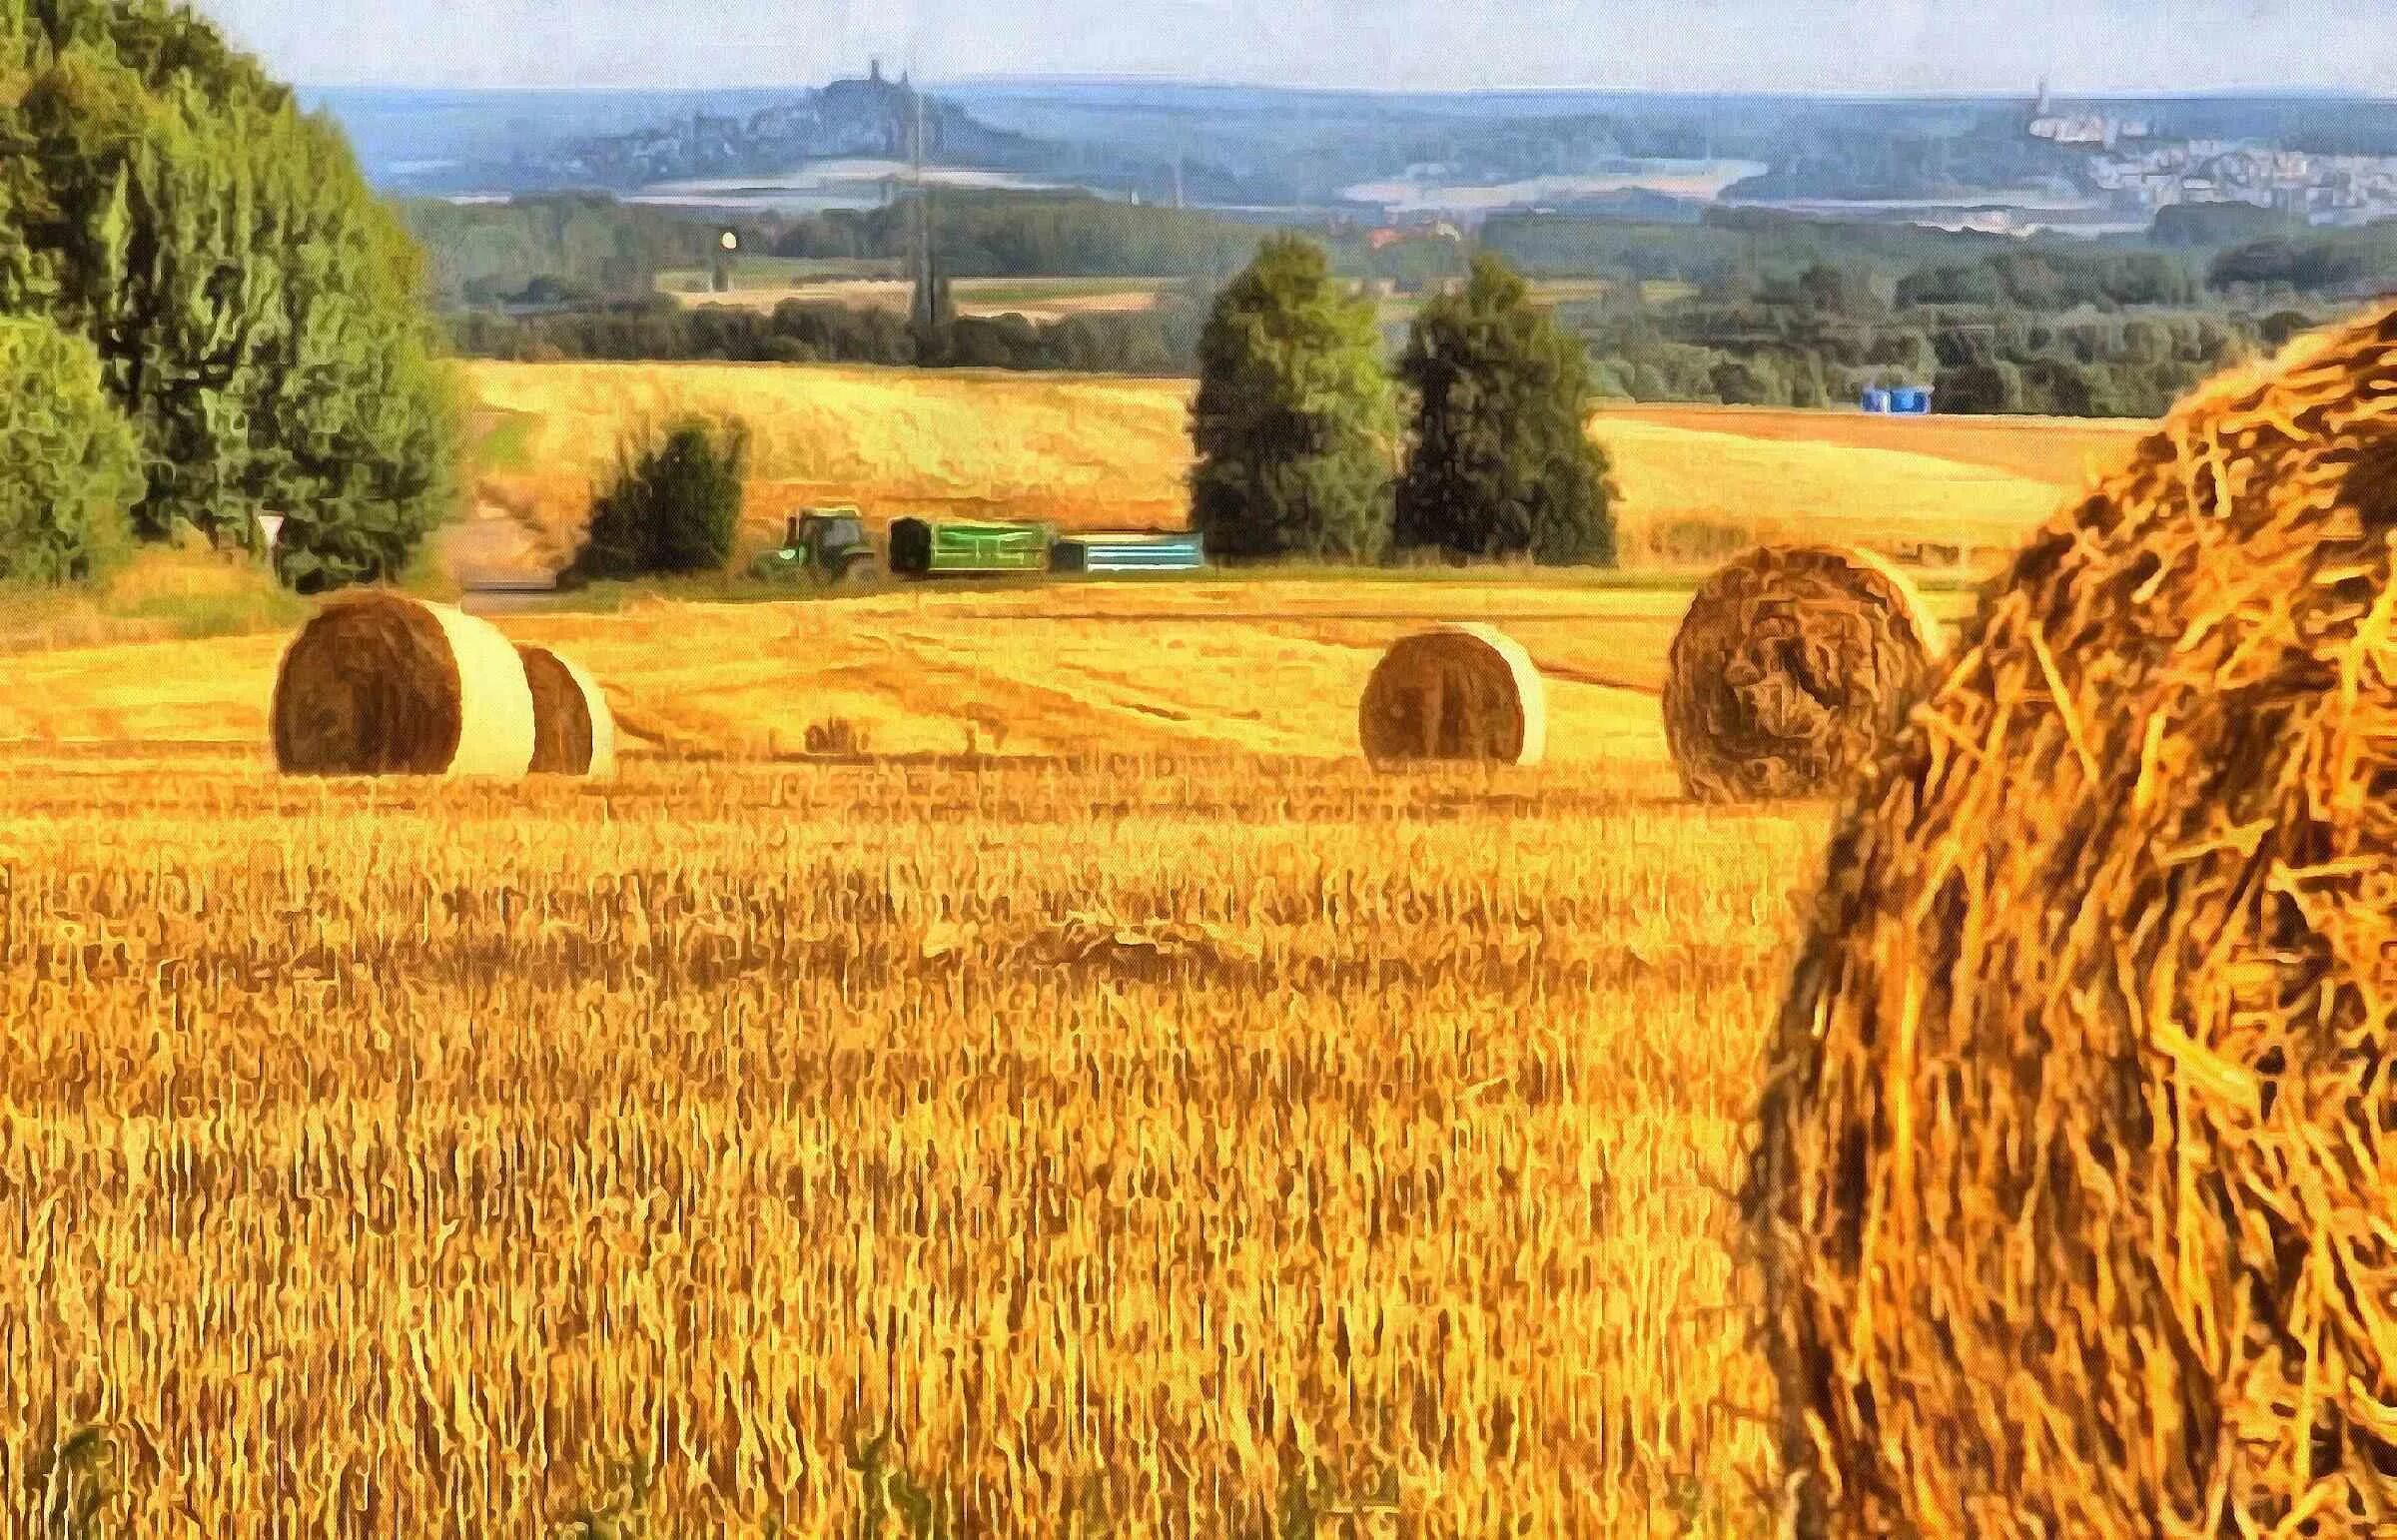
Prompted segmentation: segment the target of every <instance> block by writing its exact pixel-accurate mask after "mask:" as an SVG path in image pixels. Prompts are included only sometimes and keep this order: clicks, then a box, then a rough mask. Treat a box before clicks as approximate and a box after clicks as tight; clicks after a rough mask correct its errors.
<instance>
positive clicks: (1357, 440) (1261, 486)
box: [1191, 238, 1398, 560]
mask: <svg viewBox="0 0 2397 1540" xmlns="http://www.w3.org/2000/svg"><path fill="white" fill-rule="evenodd" d="M1397 431H1398V414H1397V405H1396V394H1395V391H1394V389H1393V388H1392V385H1391V383H1390V377H1389V372H1388V370H1387V369H1386V368H1385V367H1384V365H1383V363H1382V356H1381V336H1380V333H1379V331H1378V330H1377V329H1376V327H1375V325H1374V315H1373V306H1372V304H1371V303H1370V302H1369V301H1365V300H1361V299H1356V298H1352V297H1351V296H1349V295H1347V294H1346V293H1344V292H1343V291H1342V290H1341V289H1340V288H1339V286H1337V285H1336V284H1334V282H1333V281H1332V277H1331V270H1330V266H1329V264H1328V263H1327V262H1326V261H1325V260H1324V256H1323V252H1322V249H1321V248H1319V247H1316V246H1314V245H1312V244H1310V243H1308V242H1305V241H1302V240H1298V239H1295V238H1277V239H1275V240H1272V241H1268V242H1266V243H1265V245H1264V247H1263V248H1262V249H1261V250H1260V251H1259V252H1258V253H1257V257H1256V260H1255V261H1254V262H1252V263H1250V264H1249V265H1248V268H1247V269H1246V271H1244V272H1242V273H1241V274H1240V275H1239V276H1238V277H1236V278H1234V279H1233V280H1232V281H1231V282H1230V283H1229V284H1227V285H1226V286H1224V288H1223V290H1222V291H1221V292H1220V293H1219V294H1217V295H1216V296H1215V303H1214V308H1213V310H1212V312H1211V313H1210V314H1209V315H1208V317H1207V322H1206V328H1205V331H1204V333H1203V334H1202V335H1201V336H1200V338H1199V395H1198V399H1197V401H1196V403H1195V404H1194V405H1193V407H1192V409H1191V438H1192V442H1193V444H1194V446H1195V447H1196V448H1197V450H1198V463H1197V465H1196V466H1195V467H1194V468H1193V469H1192V471H1191V521H1192V523H1193V524H1194V525H1195V526H1196V527H1197V528H1198V529H1199V530H1200V531H1201V532H1203V533H1204V534H1205V536H1206V540H1207V545H1208V547H1209V549H1211V550H1213V551H1215V552H1217V553H1218V554H1221V555H1226V556H1276V555H1308V556H1325V557H1335V558H1345V559H1351V560H1355V559H1369V558H1371V557H1374V556H1377V555H1379V554H1380V553H1381V551H1382V550H1383V548H1384V547H1385V546H1386V545H1387V543H1388V540H1389V527H1390V500H1389V484H1390V474H1391V470H1392V468H1393V465H1392V458H1393V452H1394V449H1395V445H1396V441H1397Z"/></svg>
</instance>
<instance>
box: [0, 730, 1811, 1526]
mask: <svg viewBox="0 0 2397 1540" xmlns="http://www.w3.org/2000/svg"><path fill="white" fill-rule="evenodd" d="M0 767H4V768H0V1019H5V1022H6V1028H5V1032H6V1055H5V1061H4V1062H0V1320H6V1321H7V1322H9V1329H8V1330H7V1331H6V1332H5V1333H0V1451H4V1456H5V1460H6V1463H7V1466H8V1469H7V1470H5V1471H0V1482H4V1483H5V1486H6V1489H7V1490H10V1491H13V1492H18V1493H35V1494H47V1495H46V1496H45V1497H43V1498H42V1500H43V1501H46V1502H49V1503H50V1504H52V1506H53V1507H54V1508H55V1506H56V1505H57V1504H59V1503H71V1502H72V1501H73V1500H74V1493H75V1492H76V1491H77V1490H78V1488H79V1483H80V1490H82V1491H84V1492H86V1493H99V1494H103V1495H104V1497H105V1504H104V1507H103V1508H102V1510H101V1511H102V1512H103V1513H104V1514H105V1516H106V1518H107V1521H108V1522H109V1523H110V1524H112V1525H115V1524H122V1525H123V1526H124V1530H123V1532H126V1533H138V1534H143V1535H210V1536H222V1535H246V1534H302V1533H306V1534H323V1533H355V1534H395V1533H397V1534H433V1533H444V1534H501V1533H509V1534H538V1533H552V1532H572V1533H580V1534H600V1533H641V1532H647V1533H662V1534H789V1535H836V1534H838V1535H852V1534H860V1533H876V1534H888V1535H893V1536H899V1535H931V1534H1043V1535H1049V1534H1056V1535H1068V1534H1079V1535H1098V1534H1118V1535H1131V1534H1181V1535H1193V1534H1209V1535H1256V1536H1265V1535H1275V1536H1279V1535H1286V1534H1391V1535H1399V1534H1422V1535H1448V1534H1497V1533H1525V1534H1568V1533H1571V1534H1622V1533H1635V1534H1639V1533H1659V1534H1666V1533H1706V1534H1739V1533H1748V1532H1751V1531H1752V1528H1753V1523H1754V1520H1755V1517H1756V1513H1757V1509H1756V1506H1755V1504H1756V1498H1755V1496H1754V1493H1755V1492H1756V1491H1757V1490H1759V1489H1760V1488H1761V1486H1762V1485H1763V1484H1764V1483H1766V1482H1767V1481H1769V1479H1770V1471H1769V1469H1768V1468H1767V1460H1768V1454H1767V1450H1766V1447H1765V1442H1764V1440H1763V1439H1762V1437H1761V1435H1760V1432H1759V1430H1758V1428H1757V1427H1756V1425H1755V1424H1754V1422H1753V1421H1752V1414H1753V1413H1754V1411H1755V1410H1756V1409H1757V1408H1758V1407H1759V1406H1760V1405H1761V1398H1762V1397H1763V1395H1764V1389H1763V1385H1762V1383H1761V1380H1760V1377H1759V1370H1758V1367H1757V1365H1756V1364H1755V1362H1754V1361H1753V1360H1752V1358H1751V1356H1750V1354H1749V1351H1748V1349H1747V1347H1746V1345H1745V1330H1746V1324H1747V1316H1746V1314H1745V1303H1744V1301H1743V1300H1742V1298H1741V1296H1740V1293H1739V1285H1738V1282H1737V1274H1736V1273H1735V1270H1734V1267H1733V1263H1732V1259H1731V1255H1730V1253H1729V1251H1728V1249H1727V1246H1726V1241H1727V1237H1728V1224H1729V1214H1728V1211H1727V1207H1726V1203H1725V1199H1724V1198H1723V1197H1722V1195H1721V1193H1722V1188H1723V1186H1724V1184H1725V1183H1726V1182H1727V1180H1728V1179H1729V1177H1730V1174H1731V1170H1732V1163H1733V1158H1734V1152H1735V1145H1736V1140H1737V1131H1738V1127H1739V1124H1740V1121H1741V1119H1742V1117H1743V1116H1744V1114H1745V1111H1746V1107H1747V1104H1748V1100H1749V1098H1750V1096H1751V1095H1752V1092H1753V1080H1754V1069H1755V1058H1756V1053H1757V1045H1758V1042H1759V1038H1758V1028H1759V1024H1761V1022H1762V1021H1763V1019H1764V1016H1765V1013H1766V1011H1767V1009H1768V1005H1769V997H1770V996H1771V994H1772V993H1773V991H1774V989H1775V987H1776V985H1777V982H1778V977H1777V976H1778V970H1779V968H1780V966H1781V960H1782V953H1783V948H1784V946H1785V943H1786V937H1787V931H1788V925H1787V913H1788V909H1789V904H1790V891H1791V887H1792V885H1793V883H1795V882H1797V881H1798V880H1800V878H1801V877H1802V875H1803V874H1804V873H1805V872H1806V870H1807V867H1808V865H1809V862H1810V861H1811V860H1812V859H1813V856H1814V850H1815V847H1816V845H1817V844H1818V842H1819V840H1820V838H1821V833H1822V830H1821V819H1820V817H1819V815H1818V814H1816V813H1814V812H1811V811H1807V810H1801V811H1799V812H1796V813H1784V814H1779V815H1763V814H1758V815H1751V816H1741V817H1725V816H1723V815H1720V814H1704V815H1702V814H1699V813H1696V812H1694V811H1692V810H1689V809H1686V808H1684V807H1682V806H1680V805H1678V804H1676V803H1674V802H1672V801H1671V800H1669V797H1670V792H1669V786H1668V784H1667V782H1668V778H1667V777H1666V776H1664V775H1663V774H1662V767H1661V766H1660V765H1657V764H1655V763H1647V764H1637V763H1634V764H1615V765H1599V764H1592V765H1585V766H1580V767H1568V768H1564V769H1551V770H1548V771H1544V772H1543V771H1509V772H1504V773H1482V772H1472V771H1461V772H1449V773H1444V774H1427V775H1417V776H1410V777H1405V778H1398V779H1376V778H1373V777H1370V776H1369V775H1368V774H1367V773H1366V772H1365V771H1364V770H1363V769H1362V768H1361V767H1360V766H1357V765H1355V764H1353V763H1345V764H1343V763H1340V762H1316V761H1307V760H1299V759H1293V758H1288V757H1273V758H1262V759H1258V758H1247V759H1241V758H1229V757H1224V756H1219V755H1217V756H1194V757H1188V758H1156V757H1144V758H1139V759H1104V760H1101V759H1085V760H1076V761H1064V760H1056V759H1042V758H1031V757H1019V758H1015V759H1008V760H984V761H979V762H965V761H955V760H952V761H948V762H941V761H931V760H914V761H908V760H885V761H880V762H876V761H863V762H854V763H842V762H829V761H828V762H822V763H815V764H807V765H795V766H761V765H746V766H743V765H723V764H693V763H687V762H680V761H675V760H672V759H665V758H654V757H653V758H648V759H641V760H636V761H635V762H634V764H633V765H632V767H631V768H630V770H629V772H628V774H627V777H626V778H625V780H624V781H622V782H621V783H619V784H617V785H614V786H612V787H608V788H604V789H602V788H593V787H584V786H578V785H575V784H573V783H570V782H568V783H557V784H551V785H545V786H533V787H497V788H493V787H474V786H459V785H444V784H440V783H430V782H407V783H389V784H376V783H371V782H369V783H358V782H353V783H306V782H294V781H277V780H275V779H272V778H270V777H268V776H266V775H264V774H263V773H261V772H259V771H258V770H256V769H255V767H254V764H253V763H252V762H251V761H249V760H247V759H245V758H244V757H242V756H240V755H238V754H235V753H232V752H230V751H226V750H221V749H211V748H208V747H207V746H205V745H203V746H197V747H194V748H191V749H189V750H187V751H182V752H176V751H171V750H145V751H141V752H134V751H131V750H129V749H128V748H127V747H126V746H123V745H99V744H84V745H76V744H58V745H48V746H43V745H19V746H17V747H14V748H12V749H10V750H7V751H5V752H0ZM87 1430H88V1431H87ZM627 1472H635V1473H637V1474H636V1475H633V1476H631V1477H628V1476H627ZM31 1500H32V1499H28V1501H31ZM629 1519H639V1520H645V1521H646V1522H647V1523H649V1524H650V1525H651V1526H652V1527H651V1528H649V1529H648V1530H646V1531H643V1530H640V1529H637V1528H619V1529H613V1530H610V1529H606V1528H604V1527H600V1526H602V1525H603V1524H605V1523H608V1522H614V1521H618V1520H629ZM578 1521H588V1522H587V1524H586V1527H583V1528H580V1529H574V1528H572V1527H571V1526H572V1525H573V1524H574V1523H576V1522H578ZM110 1532H116V1531H115V1530H114V1529H111V1531H110Z"/></svg>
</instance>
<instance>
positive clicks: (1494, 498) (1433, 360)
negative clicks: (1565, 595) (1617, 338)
mask: <svg viewBox="0 0 2397 1540" xmlns="http://www.w3.org/2000/svg"><path fill="white" fill-rule="evenodd" d="M1398 374H1399V378H1400V380H1401V381H1402V382H1403V383H1404V384H1405V385H1407V386H1408V388H1409V389H1410V391H1411V392H1412V394H1413V396H1414V400H1415V429H1414V433H1413V435H1412V438H1411V441H1410V445H1409V452H1408V455H1407V462H1406V470H1405V473H1404V474H1403V475H1402V476H1401V477H1400V478H1399V481H1398V498H1397V543H1398V545H1399V546H1400V547H1402V548H1408V547H1426V546H1428V547H1436V548H1438V549H1441V550H1445V551H1448V552H1450V553H1451V554H1454V555H1459V556H1510V555H1523V554H1528V555H1530V556H1531V557H1532V558H1533V559H1534V560H1537V561H1542V562H1558V563H1563V562H1602V563H1608V564H1611V563H1612V562H1613V561H1614V559H1615V526H1614V517H1613V511H1612V506H1611V503H1612V496H1613V488H1612V486H1611V485H1610V484H1609V482H1608V479H1607V469H1608V467H1607V460H1606V455H1605V452H1604V451H1603V450H1601V449H1600V448H1599V447H1598V445H1597V444H1596V443H1594V442H1592V441H1591V439H1590V437H1589V434H1588V433H1587V431H1585V429H1584V426H1583V423H1584V419H1585V415H1586V411H1587V401H1588V398H1589V396H1590V393H1591V390H1590V378H1589V362H1588V358H1587V356H1586V355H1585V353H1584V352H1583V350H1582V347H1581V345H1580V343H1579V342H1577V341H1576V340H1574V339H1572V338H1568V337H1566V336H1564V335H1562V334H1561V333H1559V332H1558V331H1557V329H1556V327H1555V326H1554V325H1553V324H1552V323H1551V322H1550V320H1549V318H1548V317H1547V315H1546V314H1545V313H1543V312H1541V311H1539V310H1537V309H1535V308H1534V307H1533V306H1532V304H1531V294H1530V290H1529V289H1528V288H1527V287H1526V286H1525V284H1524V282H1523V280H1522V279H1520V278H1518V277H1517V276H1516V275H1515V273H1514V271H1513V270H1512V269H1510V268H1508V267H1507V266H1506V264H1505V263H1503V262H1501V261H1500V260H1499V259H1497V258H1496V257H1490V256H1483V257H1478V258H1476V259H1475V260H1474V263H1473V276H1472V278H1471V280H1470V281H1469V282H1468V283H1467V284H1466V286H1465V288H1464V290H1463V292H1462V293H1459V294H1452V295H1443V296H1441V297H1440V298H1438V299H1436V300H1433V301H1432V302H1431V303H1430V304H1428V305H1426V306H1425V307H1424V308H1423V310H1422V313H1421V314H1420V315H1419V316H1418V317H1417V318H1416V320H1415V325H1414V331H1413V335H1412V336H1411V338H1410V339H1409V341H1408V343H1407V348H1406V353H1405V355H1404V356H1403V357H1402V358H1401V360H1400V361H1399V366H1398Z"/></svg>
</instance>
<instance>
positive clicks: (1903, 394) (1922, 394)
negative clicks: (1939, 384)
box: [1890, 385, 1931, 417]
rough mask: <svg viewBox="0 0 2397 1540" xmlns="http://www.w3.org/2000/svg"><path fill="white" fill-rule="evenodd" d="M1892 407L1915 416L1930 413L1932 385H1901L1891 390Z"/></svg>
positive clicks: (1893, 409) (1894, 409)
mask: <svg viewBox="0 0 2397 1540" xmlns="http://www.w3.org/2000/svg"><path fill="white" fill-rule="evenodd" d="M1890 409H1891V410H1892V411H1896V412H1903V413H1904V414H1906V415H1908V416H1914V417H1920V416H1928V415H1930V414H1931V387H1930V386H1929V385H1901V386H1899V387H1898V388H1897V389H1895V390H1892V391H1891V392H1890Z"/></svg>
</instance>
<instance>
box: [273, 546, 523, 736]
mask: <svg viewBox="0 0 2397 1540" xmlns="http://www.w3.org/2000/svg"><path fill="white" fill-rule="evenodd" d="M272 716H273V724H274V737H275V762H276V764H277V765H278V766H279V767H281V768H282V770H283V771H284V772H285V773H286V774H290V775H491V776H518V775H522V774H523V773H524V771H525V768H526V767H527V766H528V765H529V764H531V762H532V747H533V712H532V692H531V689H530V687H529V686H528V685H527V684H526V683H525V679H524V665H523V663H522V661H521V660H520V659H518V658H517V656H516V649H515V648H514V647H513V646H511V645H509V643H508V640H507V638H506V637H504V636H502V635H500V634H499V633H498V632H497V631H496V630H493V629H492V628H491V626H490V625H489V624H487V623H486V622H484V621H482V620H478V619H476V618H475V617H474V616H472V615H469V614H466V613H465V612H464V611H462V610H458V609H454V608H451V607H450V606H449V605H446V604H427V603H422V602H419V601H418V600H415V599H409V598H403V597H401V596H400V595H399V594H394V593H374V592H369V593H353V594H343V595H341V596H340V597H337V598H335V599H332V600H329V601H328V602H327V603H326V604H325V606H324V608H322V609H321V610H319V611H318V612H317V614H316V616H315V618H313V619H311V620H310V621H309V622H308V624H306V625H304V626H302V627H301V628H300V634H299V635H297V636H295V637H294V638H292V643H291V646H290V647H288V648H287V649H285V651H284V655H283V666H282V668H281V669H280V671H279V672H278V673H277V675H276V679H275V703H274V708H273V713H272Z"/></svg>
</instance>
